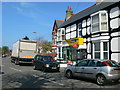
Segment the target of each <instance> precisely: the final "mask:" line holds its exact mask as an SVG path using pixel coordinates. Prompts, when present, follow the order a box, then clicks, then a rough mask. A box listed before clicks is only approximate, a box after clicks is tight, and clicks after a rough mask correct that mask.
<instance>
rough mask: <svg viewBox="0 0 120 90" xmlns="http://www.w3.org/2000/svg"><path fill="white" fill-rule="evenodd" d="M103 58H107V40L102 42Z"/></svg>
mask: <svg viewBox="0 0 120 90" xmlns="http://www.w3.org/2000/svg"><path fill="white" fill-rule="evenodd" d="M103 58H104V59H108V42H103Z"/></svg>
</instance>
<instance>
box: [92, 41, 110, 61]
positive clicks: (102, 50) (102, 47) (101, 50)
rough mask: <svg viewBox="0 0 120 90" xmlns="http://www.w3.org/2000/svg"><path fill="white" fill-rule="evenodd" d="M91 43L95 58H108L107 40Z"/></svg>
mask: <svg viewBox="0 0 120 90" xmlns="http://www.w3.org/2000/svg"><path fill="white" fill-rule="evenodd" d="M93 45H94V52H93V55H94V58H95V59H109V49H108V48H109V47H108V42H96V43H94V44H93Z"/></svg>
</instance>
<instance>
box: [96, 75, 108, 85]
mask: <svg viewBox="0 0 120 90" xmlns="http://www.w3.org/2000/svg"><path fill="white" fill-rule="evenodd" d="M96 82H97V84H98V85H101V86H104V85H105V84H106V78H105V77H104V76H103V75H98V76H97V78H96Z"/></svg>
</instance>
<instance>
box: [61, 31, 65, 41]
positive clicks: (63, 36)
mask: <svg viewBox="0 0 120 90" xmlns="http://www.w3.org/2000/svg"><path fill="white" fill-rule="evenodd" d="M61 33H62V40H65V29H62V31H61Z"/></svg>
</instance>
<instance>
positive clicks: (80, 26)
mask: <svg viewBox="0 0 120 90" xmlns="http://www.w3.org/2000/svg"><path fill="white" fill-rule="evenodd" d="M78 37H82V23H79V24H78Z"/></svg>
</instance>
